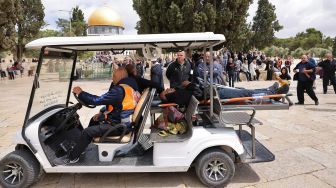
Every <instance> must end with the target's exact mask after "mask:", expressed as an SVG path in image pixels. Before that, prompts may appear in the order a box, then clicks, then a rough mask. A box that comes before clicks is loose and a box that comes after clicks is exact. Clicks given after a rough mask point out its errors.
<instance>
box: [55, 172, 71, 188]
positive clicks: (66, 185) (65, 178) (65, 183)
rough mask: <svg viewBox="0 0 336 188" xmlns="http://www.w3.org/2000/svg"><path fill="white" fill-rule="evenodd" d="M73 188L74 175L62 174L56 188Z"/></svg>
mask: <svg viewBox="0 0 336 188" xmlns="http://www.w3.org/2000/svg"><path fill="white" fill-rule="evenodd" d="M73 187H75V174H62V176H61V178H60V180H59V182H58V184H57V186H56V188H73Z"/></svg>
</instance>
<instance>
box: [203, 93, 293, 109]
mask: <svg viewBox="0 0 336 188" xmlns="http://www.w3.org/2000/svg"><path fill="white" fill-rule="evenodd" d="M290 96H292V94H277V95H265V96H254V97H238V98H231V99H221V100H220V102H221V104H222V107H223V108H241V107H251V108H254V109H256V110H288V109H289V107H290V106H292V105H293V102H292V101H291V100H290V98H289V97H290ZM208 108H209V101H206V102H204V101H203V102H202V103H201V105H200V106H199V110H200V111H207V110H208Z"/></svg>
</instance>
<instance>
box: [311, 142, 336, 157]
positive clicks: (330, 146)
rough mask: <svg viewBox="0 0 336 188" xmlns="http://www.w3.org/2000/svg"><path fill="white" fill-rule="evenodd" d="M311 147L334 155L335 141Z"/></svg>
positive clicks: (335, 152)
mask: <svg viewBox="0 0 336 188" xmlns="http://www.w3.org/2000/svg"><path fill="white" fill-rule="evenodd" d="M313 148H315V149H317V150H320V151H322V152H326V153H331V154H333V155H336V142H334V143H325V144H321V145H316V146H313Z"/></svg>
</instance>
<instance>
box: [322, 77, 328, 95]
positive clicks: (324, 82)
mask: <svg viewBox="0 0 336 188" xmlns="http://www.w3.org/2000/svg"><path fill="white" fill-rule="evenodd" d="M328 83H329V76H327V75H324V77H323V80H322V84H323V93H327V91H328Z"/></svg>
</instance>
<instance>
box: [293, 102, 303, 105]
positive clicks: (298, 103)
mask: <svg viewBox="0 0 336 188" xmlns="http://www.w3.org/2000/svg"><path fill="white" fill-rule="evenodd" d="M295 105H304V103H301V102H297V103H295Z"/></svg>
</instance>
